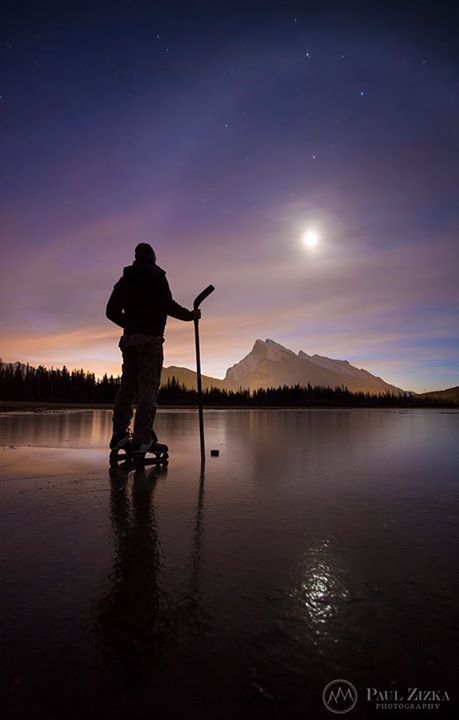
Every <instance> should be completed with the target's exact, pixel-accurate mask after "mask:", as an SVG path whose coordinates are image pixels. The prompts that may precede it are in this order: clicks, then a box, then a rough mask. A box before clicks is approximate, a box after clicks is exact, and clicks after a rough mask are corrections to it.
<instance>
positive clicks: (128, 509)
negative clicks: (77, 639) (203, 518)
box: [95, 467, 171, 689]
mask: <svg viewBox="0 0 459 720" xmlns="http://www.w3.org/2000/svg"><path fill="white" fill-rule="evenodd" d="M165 473H166V468H165V467H162V468H156V467H155V468H150V469H147V470H145V469H144V468H143V467H141V468H137V469H135V470H134V471H131V472H127V471H126V470H124V469H122V468H119V467H118V468H113V469H111V470H110V481H111V495H110V511H111V522H112V528H113V534H114V543H115V561H114V565H113V570H112V575H111V585H110V588H109V590H108V592H107V593H106V594H105V595H104V596H103V597H102V598H101V600H100V601H99V603H98V605H97V609H96V627H95V630H96V633H95V634H96V649H97V659H98V661H99V663H98V664H100V667H101V669H103V671H104V672H109V673H110V674H115V675H116V676H117V678H116V680H117V681H119V682H123V680H124V682H125V683H127V684H129V685H130V684H131V680H133V679H135V683H134V684H138V683H139V682H142V678H143V679H144V680H146V679H147V677H146V675H148V674H149V671H150V670H152V669H153V667H154V666H156V665H157V663H158V661H159V659H160V653H161V648H162V646H163V643H164V642H165V641H166V640H167V638H168V636H169V634H170V631H171V627H170V626H171V617H170V613H169V616H168V613H167V602H166V598H165V596H164V593H163V591H162V588H161V582H160V565H161V561H160V552H159V543H158V533H157V527H156V522H155V514H154V504H153V495H154V491H155V487H156V483H157V480H158V478H159V477H160V476H162V477H164V475H165ZM131 477H132V480H133V484H132V494H131V496H130V495H129V492H128V485H129V480H130V478H131ZM113 679H114V678H112V680H113ZM119 689H121V688H119Z"/></svg>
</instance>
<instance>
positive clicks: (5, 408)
mask: <svg viewBox="0 0 459 720" xmlns="http://www.w3.org/2000/svg"><path fill="white" fill-rule="evenodd" d="M112 408H113V403H76V402H39V401H38V400H34V401H30V402H29V401H27V400H0V412H15V411H18V410H24V411H36V412H39V411H40V410H111V409H112ZM197 408H198V405H197V403H196V404H192V403H190V404H176V405H172V404H171V405H158V410H197ZM308 409H316V410H318V409H323V410H339V409H341V410H364V409H370V410H377V409H380V410H381V409H386V410H390V409H394V410H397V409H403V410H423V409H424V410H442V409H448V410H455V409H456V410H457V409H459V407H458V406H457V405H452V404H451V403H447V402H446V403H445V404H444V405H443V404H439V405H435V406H432V405H425V406H423V405H422V404H419V405H416V406H414V407H409V406H406V405H402V404H400V405H391V406H389V407H384V406H382V405H363V404H362V405H331V404H330V405H326V404H323V403H316V404H310V405H263V404H259V405H204V410H308Z"/></svg>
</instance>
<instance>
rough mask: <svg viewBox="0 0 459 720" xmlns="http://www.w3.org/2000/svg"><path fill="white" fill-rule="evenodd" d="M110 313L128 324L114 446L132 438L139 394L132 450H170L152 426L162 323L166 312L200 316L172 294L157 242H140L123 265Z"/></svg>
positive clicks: (122, 346) (122, 342)
mask: <svg viewBox="0 0 459 720" xmlns="http://www.w3.org/2000/svg"><path fill="white" fill-rule="evenodd" d="M106 314H107V317H108V319H109V320H111V321H112V322H114V323H116V324H117V325H119V326H120V327H122V328H123V329H124V333H123V335H122V337H121V339H120V342H119V347H120V349H121V351H122V353H123V374H122V378H121V386H120V389H119V390H118V393H117V395H116V398H115V404H114V407H113V436H112V439H111V441H110V448H112V449H114V448H123V447H125V446H126V445H127V444H128V443H129V442H130V433H129V424H130V421H131V418H132V403H133V401H134V398H135V396H136V395H137V413H136V416H135V423H134V436H133V438H132V440H133V449H134V451H135V452H139V453H145V452H149V451H150V452H151V451H152V450H157V451H158V450H159V451H164V450H166V451H167V446H165V445H161V443H158V438H157V436H156V433H155V432H154V430H153V422H154V418H155V411H156V400H157V395H158V389H159V384H160V380H161V370H162V367H163V342H164V328H165V326H166V320H167V316H168V315H170V316H171V317H175V318H178V319H179V320H185V321H190V320H194V319H195V318H199V317H200V316H201V314H200V311H199V310H187V309H186V308H184V307H182V306H181V305H179V304H178V303H176V302H175V300H173V298H172V293H171V291H170V288H169V283H168V282H167V278H166V273H165V272H164V270H162V269H161V268H160V267H158V265H156V255H155V252H154V250H153V248H152V247H151V245H148V244H147V243H140V245H137V247H136V249H135V260H134V262H133V264H132V265H129V266H128V267H125V268H124V271H123V276H122V277H121V278H120V280H118V282H117V283H116V284H115V286H114V288H113V291H112V294H111V295H110V299H109V301H108V304H107V311H106Z"/></svg>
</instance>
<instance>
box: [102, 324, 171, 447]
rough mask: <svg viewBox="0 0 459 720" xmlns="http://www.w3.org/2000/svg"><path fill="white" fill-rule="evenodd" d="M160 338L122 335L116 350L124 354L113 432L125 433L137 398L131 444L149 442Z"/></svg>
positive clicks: (160, 357)
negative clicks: (132, 441)
mask: <svg viewBox="0 0 459 720" xmlns="http://www.w3.org/2000/svg"><path fill="white" fill-rule="evenodd" d="M163 342H164V341H163V338H162V337H153V336H151V335H123V336H122V337H121V340H120V342H119V347H120V349H121V352H122V353H123V374H122V377H121V386H120V389H119V390H118V393H117V395H116V398H115V404H114V406H113V432H114V433H121V432H125V431H126V430H127V429H128V427H129V423H130V422H131V418H132V415H133V412H132V403H133V402H134V399H135V396H136V395H137V412H136V415H135V422H134V442H136V443H146V442H149V441H150V440H151V438H152V435H153V421H154V419H155V413H156V401H157V397H158V389H159V384H160V381H161V370H162V367H163Z"/></svg>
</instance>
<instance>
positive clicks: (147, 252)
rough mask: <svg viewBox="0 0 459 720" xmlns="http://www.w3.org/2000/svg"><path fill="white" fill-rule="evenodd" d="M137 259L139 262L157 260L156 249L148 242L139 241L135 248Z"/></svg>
mask: <svg viewBox="0 0 459 720" xmlns="http://www.w3.org/2000/svg"><path fill="white" fill-rule="evenodd" d="M135 259H136V260H137V261H138V262H155V261H156V255H155V251H154V250H153V248H152V247H151V245H149V244H148V243H139V244H138V245H137V247H136V249H135Z"/></svg>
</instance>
